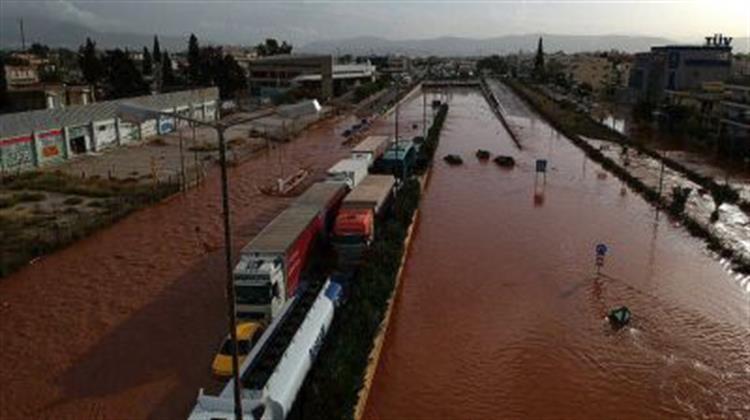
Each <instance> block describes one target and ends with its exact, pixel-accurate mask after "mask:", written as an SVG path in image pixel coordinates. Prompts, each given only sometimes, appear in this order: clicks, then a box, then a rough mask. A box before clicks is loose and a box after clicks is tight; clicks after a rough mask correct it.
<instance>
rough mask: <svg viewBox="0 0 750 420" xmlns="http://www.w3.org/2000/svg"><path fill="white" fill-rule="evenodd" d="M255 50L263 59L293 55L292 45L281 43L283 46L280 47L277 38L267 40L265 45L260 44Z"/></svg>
mask: <svg viewBox="0 0 750 420" xmlns="http://www.w3.org/2000/svg"><path fill="white" fill-rule="evenodd" d="M255 50H256V51H257V52H258V55H259V56H261V57H265V56H269V55H279V54H291V52H292V44H287V42H286V41H284V42H282V43H281V45H279V41H277V40H276V39H275V38H268V39H266V42H265V43H260V44H258V45H257V46H256V47H255Z"/></svg>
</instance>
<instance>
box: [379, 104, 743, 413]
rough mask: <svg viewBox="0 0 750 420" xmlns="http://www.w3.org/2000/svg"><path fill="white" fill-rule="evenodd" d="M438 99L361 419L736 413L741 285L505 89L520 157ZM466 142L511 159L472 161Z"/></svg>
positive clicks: (739, 403) (472, 109) (499, 134)
mask: <svg viewBox="0 0 750 420" xmlns="http://www.w3.org/2000/svg"><path fill="white" fill-rule="evenodd" d="M448 99H449V101H450V104H451V107H450V111H449V112H448V118H447V121H446V124H445V127H444V129H443V134H442V137H441V142H440V146H439V148H438V152H437V155H436V162H435V167H434V168H433V173H432V176H431V178H430V180H429V185H428V188H427V191H426V194H425V196H424V198H423V201H422V203H421V206H420V209H421V214H420V220H419V222H418V227H417V229H418V230H417V235H416V238H415V240H414V242H413V243H412V246H411V250H410V256H409V259H408V260H407V264H406V267H405V271H404V278H403V279H402V288H401V290H400V292H399V293H400V294H399V297H398V300H397V303H396V306H395V308H394V314H393V319H392V322H391V325H390V329H389V331H388V334H387V337H386V343H385V347H384V352H383V354H382V357H381V362H380V366H379V368H378V371H377V374H376V377H375V382H374V385H373V389H372V392H371V394H370V399H369V402H368V407H367V410H366V416H365V417H366V418H367V419H372V420H374V419H496V418H534V419H537V418H597V419H599V418H685V417H693V418H700V417H712V418H718V417H720V418H748V417H750V393H749V392H748V389H750V279H749V278H747V277H741V276H737V275H735V274H733V273H731V272H729V271H727V270H726V269H725V268H724V266H723V265H722V264H721V262H720V261H718V260H717V259H716V258H715V256H713V255H711V254H710V253H709V252H708V251H706V250H705V246H704V244H703V242H701V241H699V240H696V239H694V238H692V237H691V236H690V235H689V234H688V233H687V232H686V231H685V230H684V229H682V228H680V227H676V226H674V225H673V222H672V221H670V220H669V218H667V217H666V216H665V215H664V214H661V215H657V214H656V211H655V210H654V209H653V208H652V207H651V206H650V205H648V204H647V203H646V202H645V201H644V200H643V199H641V198H640V197H639V196H638V195H636V194H635V193H634V192H632V191H630V190H629V189H627V188H626V187H624V186H623V185H622V183H621V182H620V181H619V180H617V179H616V178H614V177H613V176H610V175H608V174H606V173H605V172H603V171H602V169H601V168H600V167H599V166H598V165H597V164H595V163H594V162H592V161H589V160H588V159H587V158H585V156H584V155H583V153H582V152H580V151H579V150H578V149H576V148H575V147H574V146H572V145H571V143H569V142H568V141H567V140H566V139H565V138H563V137H561V136H559V135H558V134H557V133H556V132H555V131H554V130H553V129H552V128H550V126H549V125H547V124H546V123H545V122H543V121H541V120H539V119H538V118H536V117H535V116H534V115H532V114H531V113H530V112H529V111H528V110H527V109H526V107H525V106H524V104H523V103H521V102H520V101H518V100H517V98H515V97H513V96H510V94H506V95H501V96H500V97H499V99H500V100H501V102H502V103H503V106H504V108H505V109H506V111H507V112H508V113H509V114H510V117H509V122H510V123H511V125H512V126H516V127H519V134H520V138H521V142H522V143H523V145H524V151H523V152H519V151H518V150H517V149H516V148H515V146H514V145H513V143H512V141H511V139H510V137H509V135H508V134H507V133H506V132H505V131H504V130H503V128H502V126H501V124H500V123H499V122H498V121H497V120H496V119H495V117H494V116H493V115H492V113H491V111H490V109H489V107H488V105H487V104H486V102H485V101H484V99H483V98H482V97H481V95H480V94H479V92H476V91H454V92H453V93H452V95H450V97H449V98H448ZM428 102H429V101H428ZM421 106H422V104H421V100H419V101H416V100H415V101H412V102H411V103H410V104H408V105H407V106H405V107H403V108H402V114H403V115H405V116H406V118H419V117H421V112H422V110H421ZM478 148H483V149H487V150H490V151H492V153H493V154H497V153H502V154H509V155H513V156H515V157H516V161H517V162H518V164H517V166H516V168H515V169H513V170H502V169H500V168H498V167H497V166H495V165H494V164H493V163H492V162H490V163H487V164H481V163H479V162H478V161H477V160H476V159H475V158H474V152H475V151H476V150H477V149H478ZM449 153H455V154H459V155H461V156H463V158H464V165H463V166H459V167H449V166H448V165H446V164H445V163H444V162H443V161H442V157H443V156H444V155H446V154H449ZM537 158H546V159H548V160H549V165H550V171H549V174H548V176H547V180H546V183H545V182H544V181H543V179H542V178H539V179H537V181H536V182H535V174H534V160H535V159H537ZM600 242H603V243H606V244H607V245H608V246H609V248H610V252H609V254H608V256H607V258H606V262H605V267H604V269H603V273H604V275H602V276H599V277H597V276H596V275H595V273H596V269H595V267H594V246H595V245H596V244H597V243H600ZM620 305H627V306H628V307H629V308H630V309H631V311H632V313H633V321H632V323H631V326H630V327H627V328H625V329H623V330H621V331H619V332H614V331H612V329H611V328H610V327H609V325H608V324H607V323H606V322H605V320H604V317H605V314H606V312H607V311H608V310H609V309H611V308H614V307H617V306H620Z"/></svg>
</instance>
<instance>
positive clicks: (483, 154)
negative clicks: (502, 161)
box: [477, 149, 490, 160]
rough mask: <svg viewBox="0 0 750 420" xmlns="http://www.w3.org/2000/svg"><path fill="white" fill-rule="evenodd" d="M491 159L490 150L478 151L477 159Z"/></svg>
mask: <svg viewBox="0 0 750 420" xmlns="http://www.w3.org/2000/svg"><path fill="white" fill-rule="evenodd" d="M489 158H490V151H489V150H484V149H479V150H477V159H479V160H487V159H489Z"/></svg>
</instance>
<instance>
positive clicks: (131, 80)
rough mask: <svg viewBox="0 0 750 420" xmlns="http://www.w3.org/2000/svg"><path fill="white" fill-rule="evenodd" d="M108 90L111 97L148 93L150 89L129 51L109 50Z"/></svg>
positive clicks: (107, 63)
mask: <svg viewBox="0 0 750 420" xmlns="http://www.w3.org/2000/svg"><path fill="white" fill-rule="evenodd" d="M105 62H106V65H107V91H108V94H109V97H110V98H113V99H117V98H125V97H129V96H138V95H145V94H148V92H149V89H148V85H147V84H146V82H144V81H143V76H142V75H141V73H140V72H139V71H138V69H137V68H136V66H135V63H134V62H133V60H132V59H131V58H130V57H129V56H128V53H127V51H123V50H121V49H119V48H118V49H116V50H112V51H107V56H106V57H105Z"/></svg>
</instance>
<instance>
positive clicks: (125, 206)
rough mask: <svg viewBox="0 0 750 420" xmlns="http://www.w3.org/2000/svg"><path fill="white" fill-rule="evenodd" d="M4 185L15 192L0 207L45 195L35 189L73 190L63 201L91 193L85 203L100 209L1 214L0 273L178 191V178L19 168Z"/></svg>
mask: <svg viewBox="0 0 750 420" xmlns="http://www.w3.org/2000/svg"><path fill="white" fill-rule="evenodd" d="M2 185H3V187H5V188H7V189H9V190H11V191H17V192H15V193H13V194H12V195H10V196H9V197H5V198H2V199H0V208H8V207H12V206H14V205H15V204H17V203H20V202H37V201H41V200H44V199H45V198H46V194H44V193H41V192H38V191H44V192H49V193H61V194H68V195H75V197H68V198H66V199H65V200H64V201H63V204H65V205H66V206H74V205H78V204H81V203H83V202H84V200H85V199H87V198H95V199H97V200H95V201H91V202H89V203H88V207H91V208H97V209H100V211H98V212H96V213H95V214H92V212H91V211H88V212H86V211H80V212H79V211H78V210H77V209H75V208H73V207H66V208H65V209H60V210H58V211H57V213H47V212H41V211H33V212H31V214H30V215H6V216H4V217H3V218H2V219H0V239H1V240H0V277H3V276H5V275H7V274H9V273H11V272H13V271H14V270H16V269H18V268H19V267H21V266H23V265H25V264H26V263H27V262H28V261H30V260H32V259H34V258H36V257H39V256H42V255H45V254H47V253H50V252H52V251H54V250H56V249H59V248H61V247H64V246H66V245H67V244H69V243H71V242H74V241H76V240H78V239H80V238H83V237H85V236H87V235H89V234H91V233H92V232H94V231H95V230H97V229H100V228H101V227H104V226H108V225H111V224H112V223H114V222H115V221H117V220H119V219H121V218H123V217H125V216H126V215H128V214H129V213H131V212H133V211H135V210H137V209H139V208H142V207H144V206H147V205H149V204H151V203H154V202H157V201H159V200H161V199H163V198H164V197H167V196H169V195H171V194H173V193H175V192H177V191H178V190H179V185H178V184H176V183H161V184H156V185H138V184H134V183H132V182H123V181H120V180H116V179H113V180H109V179H102V178H85V179H84V178H79V177H74V176H71V175H67V174H65V173H62V172H27V173H22V174H19V175H16V176H13V177H7V178H5V179H4V180H3V184H2ZM25 190H33V191H35V192H27V191H25Z"/></svg>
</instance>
